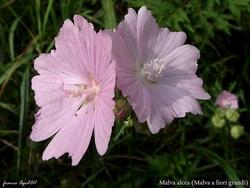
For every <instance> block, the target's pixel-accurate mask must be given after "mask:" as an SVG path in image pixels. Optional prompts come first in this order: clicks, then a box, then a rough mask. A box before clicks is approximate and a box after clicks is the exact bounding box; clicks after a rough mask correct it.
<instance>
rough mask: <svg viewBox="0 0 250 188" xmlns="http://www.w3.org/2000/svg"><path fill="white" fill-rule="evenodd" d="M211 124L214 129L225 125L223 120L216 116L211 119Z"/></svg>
mask: <svg viewBox="0 0 250 188" xmlns="http://www.w3.org/2000/svg"><path fill="white" fill-rule="evenodd" d="M212 123H213V125H214V127H216V128H222V127H223V126H224V125H225V119H224V118H223V117H221V116H219V115H218V114H215V115H214V116H213V117H212Z"/></svg>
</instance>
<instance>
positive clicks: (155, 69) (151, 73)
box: [141, 58, 165, 82]
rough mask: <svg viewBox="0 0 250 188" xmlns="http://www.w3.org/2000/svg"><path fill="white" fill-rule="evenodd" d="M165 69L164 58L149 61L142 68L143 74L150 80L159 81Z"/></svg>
mask: <svg viewBox="0 0 250 188" xmlns="http://www.w3.org/2000/svg"><path fill="white" fill-rule="evenodd" d="M164 70H165V66H164V62H163V60H162V59H159V58H156V59H154V60H151V61H150V62H147V63H145V64H144V65H143V67H142V69H141V74H142V76H143V77H144V78H145V79H146V80H147V81H149V82H157V81H158V80H159V78H160V77H162V76H163V71H164Z"/></svg>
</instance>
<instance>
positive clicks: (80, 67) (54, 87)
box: [30, 16, 115, 165]
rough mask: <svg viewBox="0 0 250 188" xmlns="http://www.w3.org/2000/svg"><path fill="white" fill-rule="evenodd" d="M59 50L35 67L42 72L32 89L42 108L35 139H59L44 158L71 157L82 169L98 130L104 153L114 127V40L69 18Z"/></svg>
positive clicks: (57, 42)
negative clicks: (83, 157) (112, 52)
mask: <svg viewBox="0 0 250 188" xmlns="http://www.w3.org/2000/svg"><path fill="white" fill-rule="evenodd" d="M55 47H56V50H52V51H51V52H50V53H48V54H41V55H40V56H39V57H38V58H37V59H36V60H35V64H34V67H35V69H36V71H37V72H38V73H39V75H38V76H35V77H33V79H32V89H33V90H34V91H35V100H36V103H37V105H38V106H39V107H40V110H39V111H38V112H37V114H36V115H35V119H36V122H35V125H34V126H33V129H32V133H31V136H30V138H31V139H32V140H34V141H41V140H45V139H47V138H49V137H51V136H53V135H55V136H54V137H53V139H52V141H51V142H50V143H49V145H48V146H47V148H46V150H45V151H44V153H43V157H42V158H43V159H44V160H48V159H50V158H52V157H55V158H58V157H60V156H61V155H63V154H64V153H69V156H71V158H72V165H77V164H78V163H79V161H80V160H81V158H82V156H83V155H84V153H85V152H86V150H87V148H88V145H89V143H90V140H91V137H92V133H93V131H94V138H95V145H96V148H97V151H98V153H99V154H100V155H103V154H104V153H105V152H106V150H107V147H108V142H109V139H110V135H111V130H112V126H113V124H114V113H113V108H114V105H115V103H114V101H113V96H114V87H115V63H114V62H113V61H111V48H112V41H111V39H110V37H109V36H106V35H104V34H103V33H102V32H98V33H96V32H95V31H94V28H93V25H92V24H89V23H88V22H87V21H86V20H85V19H84V18H83V17H81V16H74V23H72V22H71V21H70V20H66V21H65V22H64V24H63V26H62V28H61V29H60V32H59V34H58V36H57V37H56V38H55Z"/></svg>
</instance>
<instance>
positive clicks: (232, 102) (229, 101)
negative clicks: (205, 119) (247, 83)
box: [216, 90, 239, 109]
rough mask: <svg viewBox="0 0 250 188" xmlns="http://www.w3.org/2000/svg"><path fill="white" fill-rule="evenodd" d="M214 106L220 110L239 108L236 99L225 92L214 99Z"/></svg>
mask: <svg viewBox="0 0 250 188" xmlns="http://www.w3.org/2000/svg"><path fill="white" fill-rule="evenodd" d="M216 104H217V105H219V106H220V107H222V108H232V109H237V108H239V104H238V97H237V96H236V95H234V94H232V93H230V92H228V91H225V90H224V91H223V92H222V93H221V94H219V95H218V97H217V99H216Z"/></svg>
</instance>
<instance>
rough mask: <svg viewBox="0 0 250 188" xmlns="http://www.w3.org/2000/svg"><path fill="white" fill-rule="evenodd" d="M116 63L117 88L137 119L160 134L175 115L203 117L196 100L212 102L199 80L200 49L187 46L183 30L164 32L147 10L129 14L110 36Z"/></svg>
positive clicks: (130, 11)
mask: <svg viewBox="0 0 250 188" xmlns="http://www.w3.org/2000/svg"><path fill="white" fill-rule="evenodd" d="M108 33H109V34H110V36H111V37H112V41H113V56H114V59H115V61H116V63H117V65H116V70H117V87H118V88H120V89H121V91H122V93H123V95H124V96H127V97H128V101H129V103H130V104H131V105H132V107H133V109H134V111H135V113H136V115H137V117H138V120H139V121H140V122H144V121H147V123H148V126H149V129H150V130H151V132H152V133H157V132H158V131H159V130H160V129H161V128H163V127H165V125H166V123H167V124H170V123H171V122H172V121H173V119H174V118H175V117H184V116H185V114H186V113H187V112H191V113H193V114H197V113H201V109H200V106H199V104H198V102H197V101H196V99H209V98H210V96H209V95H208V94H207V93H206V92H205V91H204V90H203V88H202V80H201V79H200V78H198V77H197V76H196V74H195V73H196V69H197V60H198V59H199V57H200V53H199V50H198V49H197V48H196V47H194V46H192V45H188V44H186V45H184V43H185V40H186V34H185V33H184V32H170V31H169V30H168V29H167V28H159V26H158V25H157V23H156V21H155V19H154V18H153V16H152V15H151V12H150V11H149V10H147V9H146V7H142V8H140V10H139V12H138V14H136V12H135V11H134V10H133V9H131V8H130V9H129V10H128V14H127V15H126V16H125V19H124V20H123V21H122V22H121V23H120V24H119V26H118V28H117V30H116V31H115V32H114V33H112V32H108Z"/></svg>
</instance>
